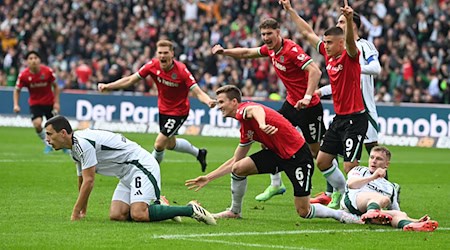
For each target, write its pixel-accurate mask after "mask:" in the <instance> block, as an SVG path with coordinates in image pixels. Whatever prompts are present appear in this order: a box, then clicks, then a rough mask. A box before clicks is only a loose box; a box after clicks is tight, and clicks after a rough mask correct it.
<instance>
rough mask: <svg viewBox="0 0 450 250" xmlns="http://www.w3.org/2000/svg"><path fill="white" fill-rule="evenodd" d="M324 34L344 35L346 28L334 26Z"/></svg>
mask: <svg viewBox="0 0 450 250" xmlns="http://www.w3.org/2000/svg"><path fill="white" fill-rule="evenodd" d="M323 35H324V36H343V35H344V30H343V29H341V28H340V27H332V28H329V29H327V30H326V31H325V33H324V34H323Z"/></svg>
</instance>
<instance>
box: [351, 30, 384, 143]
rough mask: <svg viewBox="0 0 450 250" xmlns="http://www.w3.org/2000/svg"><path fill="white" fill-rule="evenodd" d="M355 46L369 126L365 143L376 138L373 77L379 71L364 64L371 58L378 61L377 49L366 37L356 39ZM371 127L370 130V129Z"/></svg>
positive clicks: (376, 125)
mask: <svg viewBox="0 0 450 250" xmlns="http://www.w3.org/2000/svg"><path fill="white" fill-rule="evenodd" d="M356 46H357V47H358V49H359V51H361V54H360V55H359V63H360V65H361V72H362V73H361V91H362V94H363V101H364V106H365V107H366V110H367V111H368V113H369V128H368V131H367V138H366V140H365V141H364V142H365V143H369V142H374V141H377V140H378V130H379V129H378V123H377V120H378V113H377V108H376V105H375V86H374V84H375V83H374V77H375V75H377V74H378V73H379V72H378V71H377V70H376V69H379V67H377V68H376V69H374V70H372V71H371V70H370V69H369V70H367V68H366V69H365V67H364V66H366V65H369V63H370V62H371V61H372V60H376V61H377V65H379V62H378V50H377V49H376V48H375V45H373V43H371V42H369V41H367V40H366V39H363V38H360V39H358V40H357V41H356ZM371 129H372V131H371Z"/></svg>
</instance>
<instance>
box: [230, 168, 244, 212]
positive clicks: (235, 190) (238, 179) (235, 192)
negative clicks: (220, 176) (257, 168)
mask: <svg viewBox="0 0 450 250" xmlns="http://www.w3.org/2000/svg"><path fill="white" fill-rule="evenodd" d="M246 191H247V177H242V176H237V175H235V174H233V173H231V209H230V210H231V211H232V212H233V213H236V214H238V213H241V211H242V201H243V199H244V195H245V192H246Z"/></svg>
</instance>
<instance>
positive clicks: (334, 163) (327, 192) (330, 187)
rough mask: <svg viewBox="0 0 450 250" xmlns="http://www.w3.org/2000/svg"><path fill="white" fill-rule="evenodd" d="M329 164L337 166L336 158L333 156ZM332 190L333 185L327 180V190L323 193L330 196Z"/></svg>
mask: <svg viewBox="0 0 450 250" xmlns="http://www.w3.org/2000/svg"><path fill="white" fill-rule="evenodd" d="M331 164H332V165H333V167H334V166H335V167H337V168H338V167H339V163H338V161H337V159H336V158H334V159H333V161H331ZM333 191H334V189H333V186H332V185H331V184H330V182H328V181H327V190H326V192H325V194H326V195H327V196H328V197H331V195H332V194H333Z"/></svg>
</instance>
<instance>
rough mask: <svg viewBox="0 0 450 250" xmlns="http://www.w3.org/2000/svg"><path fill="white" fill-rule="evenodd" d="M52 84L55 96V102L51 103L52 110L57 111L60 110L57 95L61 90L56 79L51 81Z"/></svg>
mask: <svg viewBox="0 0 450 250" xmlns="http://www.w3.org/2000/svg"><path fill="white" fill-rule="evenodd" d="M52 86H53V95H54V97H55V102H54V103H53V110H55V111H56V112H57V113H59V112H60V111H61V106H60V102H59V95H60V93H61V90H60V89H59V86H58V84H57V83H56V81H54V82H52Z"/></svg>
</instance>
